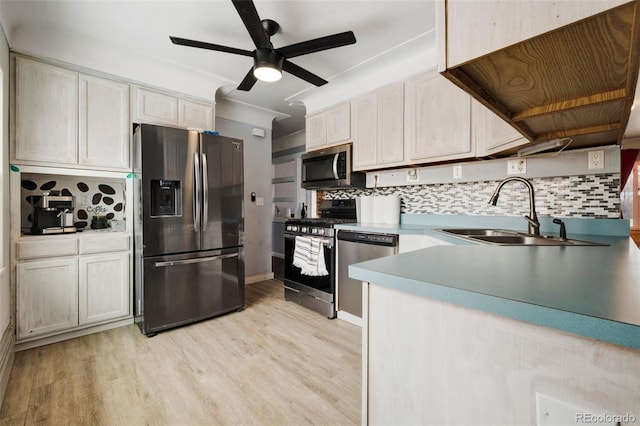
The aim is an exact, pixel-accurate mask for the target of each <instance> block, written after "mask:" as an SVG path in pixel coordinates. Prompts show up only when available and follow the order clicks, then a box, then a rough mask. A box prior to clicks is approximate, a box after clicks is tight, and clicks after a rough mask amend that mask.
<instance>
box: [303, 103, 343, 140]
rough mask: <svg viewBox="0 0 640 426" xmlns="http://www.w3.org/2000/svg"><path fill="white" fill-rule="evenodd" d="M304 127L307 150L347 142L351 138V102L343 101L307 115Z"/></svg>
mask: <svg viewBox="0 0 640 426" xmlns="http://www.w3.org/2000/svg"><path fill="white" fill-rule="evenodd" d="M305 129H306V148H307V151H312V150H314V149H320V148H325V147H328V146H333V145H340V144H342V143H345V142H349V141H350V140H351V104H350V103H349V102H344V103H341V104H338V105H336V106H334V107H332V108H329V109H327V110H324V111H321V112H317V113H314V114H310V115H308V116H307V119H306V126H305Z"/></svg>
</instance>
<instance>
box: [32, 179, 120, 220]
mask: <svg viewBox="0 0 640 426" xmlns="http://www.w3.org/2000/svg"><path fill="white" fill-rule="evenodd" d="M21 186H22V188H21V195H22V199H21V205H20V209H21V213H22V224H21V226H22V228H29V227H31V213H32V208H31V201H34V202H35V201H37V199H38V197H40V196H41V195H42V193H43V192H47V191H51V190H54V191H56V190H57V191H60V194H61V195H74V196H75V197H76V200H75V202H76V207H75V209H74V211H73V223H74V225H75V226H76V228H78V229H84V228H89V224H90V223H91V218H92V217H93V216H96V215H103V216H106V217H107V219H108V220H111V219H118V220H124V208H125V205H124V200H125V196H124V187H125V185H124V182H123V183H119V182H114V181H113V180H109V181H108V182H107V181H105V182H99V181H90V180H82V179H80V178H79V179H78V180H71V179H69V178H68V177H66V178H64V179H56V177H55V176H25V177H24V178H23V179H22V181H21Z"/></svg>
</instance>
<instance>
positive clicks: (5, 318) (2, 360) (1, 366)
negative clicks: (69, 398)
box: [0, 28, 15, 404]
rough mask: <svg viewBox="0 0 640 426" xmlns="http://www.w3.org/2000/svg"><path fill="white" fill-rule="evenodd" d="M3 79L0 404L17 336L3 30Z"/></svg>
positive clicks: (0, 69)
mask: <svg viewBox="0 0 640 426" xmlns="http://www.w3.org/2000/svg"><path fill="white" fill-rule="evenodd" d="M0 78H1V80H2V97H1V98H2V103H1V104H0V140H1V141H2V150H1V151H0V165H1V166H0V188H1V189H0V198H2V208H1V209H0V247H1V249H0V404H1V403H2V400H3V399H4V394H5V391H6V388H7V384H8V382H9V375H10V374H11V367H12V366H13V357H14V355H13V342H14V335H15V332H14V330H13V322H12V321H11V309H12V306H13V303H12V301H11V289H10V280H9V271H10V268H11V259H10V256H9V249H10V233H9V217H10V214H9V210H10V208H9V206H10V202H9V176H8V174H9V173H10V172H9V46H8V44H7V39H6V37H5V34H4V30H3V29H2V28H0Z"/></svg>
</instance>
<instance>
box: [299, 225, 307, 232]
mask: <svg viewBox="0 0 640 426" xmlns="http://www.w3.org/2000/svg"><path fill="white" fill-rule="evenodd" d="M300 232H302V233H303V234H306V233H307V227H306V226H303V227H302V228H300Z"/></svg>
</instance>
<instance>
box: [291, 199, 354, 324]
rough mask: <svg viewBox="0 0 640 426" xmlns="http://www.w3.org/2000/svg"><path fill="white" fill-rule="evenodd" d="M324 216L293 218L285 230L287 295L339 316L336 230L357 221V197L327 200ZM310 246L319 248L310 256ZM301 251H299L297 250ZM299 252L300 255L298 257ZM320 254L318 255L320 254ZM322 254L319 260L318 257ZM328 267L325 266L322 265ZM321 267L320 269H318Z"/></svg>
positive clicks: (322, 209)
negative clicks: (354, 198) (337, 226)
mask: <svg viewBox="0 0 640 426" xmlns="http://www.w3.org/2000/svg"><path fill="white" fill-rule="evenodd" d="M320 215H321V216H322V217H321V218H316V219H310V218H306V219H290V220H287V222H286V223H285V232H284V263H285V266H284V268H285V269H284V297H285V300H288V301H293V302H296V303H299V304H301V305H302V306H305V307H307V308H310V309H313V310H314V311H316V312H319V313H321V314H323V315H325V316H326V317H327V318H335V317H336V307H335V288H336V273H337V272H336V269H335V263H336V262H335V248H336V239H335V229H334V225H337V224H339V223H353V222H356V207H355V200H344V199H343V200H324V201H322V203H321V205H320ZM309 245H312V246H313V247H316V248H319V249H318V250H315V251H314V250H311V251H312V252H314V253H313V254H312V255H310V257H311V259H309V251H308V250H307V249H308V248H309ZM297 250H298V253H296V251H297ZM300 251H304V254H305V255H307V258H306V259H305V260H310V261H311V266H318V265H317V264H316V262H314V261H317V263H319V264H320V265H319V267H318V268H317V269H313V268H311V270H312V271H311V272H310V271H309V269H308V268H305V266H306V265H302V267H300V266H296V263H297V264H299V263H300V257H301V256H300ZM296 254H297V256H296ZM316 255H317V256H316ZM320 256H321V257H322V259H320V260H319V259H317V258H314V257H320ZM322 266H324V268H322ZM318 270H320V271H318Z"/></svg>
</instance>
